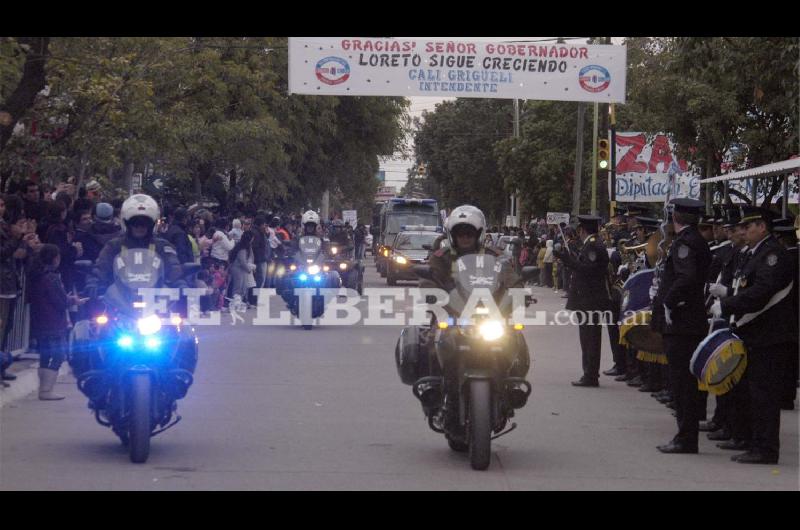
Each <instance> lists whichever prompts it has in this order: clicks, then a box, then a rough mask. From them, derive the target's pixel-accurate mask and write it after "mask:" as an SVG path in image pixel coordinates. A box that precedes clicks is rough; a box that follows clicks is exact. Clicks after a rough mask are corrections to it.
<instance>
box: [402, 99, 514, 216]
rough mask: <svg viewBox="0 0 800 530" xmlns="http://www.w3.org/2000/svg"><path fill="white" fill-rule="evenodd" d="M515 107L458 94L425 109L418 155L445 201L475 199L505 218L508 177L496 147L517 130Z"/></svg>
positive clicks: (418, 135)
mask: <svg viewBox="0 0 800 530" xmlns="http://www.w3.org/2000/svg"><path fill="white" fill-rule="evenodd" d="M512 110H513V108H512V106H511V104H510V102H509V101H508V100H498V99H457V100H455V101H446V102H444V103H441V104H439V105H438V106H437V107H436V110H435V112H432V113H425V114H424V121H422V122H421V123H420V126H419V130H418V132H417V133H416V137H415V151H416V157H417V159H418V160H423V161H425V163H426V166H427V171H428V178H429V179H431V180H432V181H433V182H435V184H436V186H437V187H438V189H439V191H440V195H439V198H440V199H441V200H442V202H443V206H444V207H447V208H454V207H456V206H458V205H460V204H466V203H468V204H474V205H475V206H477V207H479V208H481V209H482V210H483V212H484V214H485V215H486V217H487V219H488V220H492V221H501V220H502V219H503V217H502V216H503V214H504V212H505V205H506V195H507V194H506V183H505V181H504V178H503V176H501V172H500V168H499V167H498V164H497V160H496V158H495V156H494V147H495V144H496V143H497V142H498V141H499V140H501V139H503V138H507V137H509V136H511V134H512V125H513V124H512Z"/></svg>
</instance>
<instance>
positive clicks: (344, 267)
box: [339, 263, 347, 271]
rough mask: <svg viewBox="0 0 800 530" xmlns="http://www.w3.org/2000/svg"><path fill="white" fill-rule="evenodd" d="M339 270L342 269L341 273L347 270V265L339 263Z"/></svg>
mask: <svg viewBox="0 0 800 530" xmlns="http://www.w3.org/2000/svg"><path fill="white" fill-rule="evenodd" d="M339 268H340V269H342V270H343V271H344V270H347V263H340V264H339Z"/></svg>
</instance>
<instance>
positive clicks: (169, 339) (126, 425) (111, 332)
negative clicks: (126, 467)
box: [69, 249, 198, 463]
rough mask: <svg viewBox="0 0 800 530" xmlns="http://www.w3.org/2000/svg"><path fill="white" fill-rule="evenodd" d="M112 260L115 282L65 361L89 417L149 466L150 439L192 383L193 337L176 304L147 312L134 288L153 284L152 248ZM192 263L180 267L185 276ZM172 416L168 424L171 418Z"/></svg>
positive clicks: (155, 260) (158, 266) (156, 268)
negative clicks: (162, 311) (86, 402)
mask: <svg viewBox="0 0 800 530" xmlns="http://www.w3.org/2000/svg"><path fill="white" fill-rule="evenodd" d="M123 254H125V255H121V256H120V257H119V259H117V260H115V265H114V266H115V281H114V283H113V284H112V285H111V286H110V287H109V288H108V289H107V290H106V291H105V293H104V295H102V296H101V297H97V298H95V299H94V300H93V302H92V303H91V306H90V308H89V316H90V318H88V319H86V320H82V321H80V322H78V323H76V325H75V327H74V328H73V330H72V333H71V334H70V341H69V346H70V350H69V361H70V365H71V366H72V369H73V372H74V373H75V376H76V378H77V380H78V389H79V390H80V391H81V392H82V393H83V394H84V395H85V396H86V397H88V398H89V408H90V409H92V410H93V411H94V414H95V419H96V420H97V422H98V423H100V424H101V425H103V426H105V427H110V428H111V430H112V431H113V432H114V434H116V435H117V436H118V437H119V439H120V440H121V441H122V443H123V445H125V446H127V447H128V449H129V453H130V459H131V461H132V462H134V463H143V462H145V461H147V458H148V456H149V454H150V438H151V437H153V436H156V435H157V434H160V433H162V432H164V431H165V430H167V429H169V428H171V427H173V426H174V425H175V424H177V423H178V422H179V421H180V420H181V417H180V416H178V415H176V412H177V403H176V401H177V400H178V399H181V398H183V397H185V396H186V393H187V392H188V389H189V387H190V386H191V385H192V383H193V381H194V377H193V373H194V370H195V367H196V365H197V357H198V340H197V337H196V336H195V333H194V329H193V328H192V327H191V326H189V325H187V324H186V322H185V319H184V317H185V315H186V310H185V308H184V307H182V305H184V304H182V303H180V302H177V303H174V304H172V305H171V307H170V311H171V315H170V316H169V317H162V316H160V315H159V314H157V313H155V312H154V311H153V308H148V307H146V303H145V302H144V301H143V300H142V298H141V296H139V294H138V293H139V291H138V289H139V288H140V287H155V286H157V285H159V283H160V278H161V277H162V275H163V264H162V263H161V260H160V258H159V257H158V255H157V254H156V253H155V252H154V251H153V250H152V249H129V250H127V251H126V252H124V253H123ZM197 267H198V266H195V265H188V266H184V273H185V276H189V275H193V274H194V273H195V272H196V270H197ZM173 418H174V419H173Z"/></svg>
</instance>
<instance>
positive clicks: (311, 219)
mask: <svg viewBox="0 0 800 530" xmlns="http://www.w3.org/2000/svg"><path fill="white" fill-rule="evenodd" d="M300 223H301V224H302V225H303V226H305V225H306V223H314V224H315V225H319V214H318V213H317V212H315V211H314V210H309V211H307V212H306V213H304V214H303V217H302V219H301V220H300Z"/></svg>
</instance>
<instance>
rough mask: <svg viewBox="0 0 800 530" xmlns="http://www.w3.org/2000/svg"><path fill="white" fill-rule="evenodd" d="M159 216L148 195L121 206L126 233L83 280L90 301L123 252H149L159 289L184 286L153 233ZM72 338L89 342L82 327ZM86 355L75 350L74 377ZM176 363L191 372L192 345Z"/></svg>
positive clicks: (164, 244) (173, 256)
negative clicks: (158, 266) (159, 273)
mask: <svg viewBox="0 0 800 530" xmlns="http://www.w3.org/2000/svg"><path fill="white" fill-rule="evenodd" d="M159 216H160V209H159V207H158V204H157V203H156V201H155V200H153V198H152V197H150V196H148V195H144V194H136V195H132V196H131V197H129V198H128V199H127V200H126V201H125V202H124V203H123V204H122V210H121V217H122V220H123V222H124V224H125V227H126V231H125V234H124V235H122V236H120V237H117V238H115V239H112V240H111V241H109V242H108V243H106V245H105V246H104V247H103V250H102V251H100V256H99V257H98V258H97V262H96V263H95V266H94V269H93V270H92V273H91V275H90V276H89V278H88V279H87V290H88V291H89V295H90V297H91V298H92V299H95V298H96V294H97V292H98V291H103V290H106V288H108V287H109V286H110V285H112V284H113V283H114V281H115V273H114V261H115V259H116V258H117V256H119V255H120V253H121V252H122V251H123V249H142V248H147V249H151V250H152V251H153V252H155V253H156V254H157V255H158V257H159V258H160V259H161V260H162V262H163V263H164V269H163V271H164V273H163V274H164V275H163V278H162V280H163V282H162V284H163V285H162V286H164V285H166V286H169V287H177V288H180V287H186V286H187V285H186V282H185V281H183V279H182V267H181V263H180V261H179V260H178V255H177V253H176V251H175V247H173V246H172V245H171V244H170V243H169V242H168V241H166V240H164V239H161V238H158V237H157V236H156V235H155V234H154V229H155V226H156V222H157V221H158V219H159ZM79 328H80V329H79ZM75 335H76V336H75V340H76V341H88V340H91V339H90V337H89V335H88V330H87V329H86V328H85V327H81V326H77V325H76V329H75ZM86 355H91V354H90V353H89V350H88V349H84V348H77V347H76V348H75V352H74V353H73V362H72V365H73V371H74V372H75V375H76V376H79V375H80V374H81V373H83V372H84V371H86V370H88V369H90V368H91V363H90V362H89V359H88V358H85V357H83V356H86ZM179 364H180V367H181V368H183V369H186V370H188V371H190V372H192V373H193V372H194V369H195V367H196V365H197V352H196V349H194V347H193V345H185V347H181V349H180V352H179ZM90 406H91V407H92V408H95V407H100V408H102V407H103V404H102V403H94V402H92V403H90Z"/></svg>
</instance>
